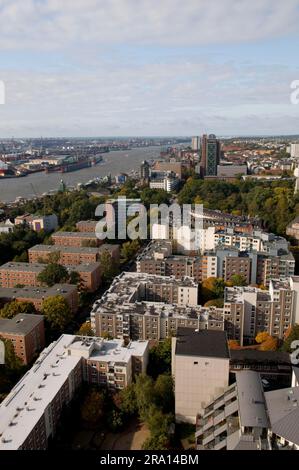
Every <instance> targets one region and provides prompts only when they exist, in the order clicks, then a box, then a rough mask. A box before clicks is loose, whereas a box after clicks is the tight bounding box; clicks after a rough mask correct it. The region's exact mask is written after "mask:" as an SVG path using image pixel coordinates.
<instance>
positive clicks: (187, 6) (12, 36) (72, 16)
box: [0, 0, 299, 49]
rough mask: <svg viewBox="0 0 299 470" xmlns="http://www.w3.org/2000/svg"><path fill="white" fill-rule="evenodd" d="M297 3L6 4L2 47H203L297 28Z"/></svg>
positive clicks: (141, 0)
mask: <svg viewBox="0 0 299 470" xmlns="http://www.w3.org/2000/svg"><path fill="white" fill-rule="evenodd" d="M298 5H299V1H298V0H284V1H283V2H282V1H281V0H256V1H248V0H184V1H182V0H63V1H61V0H1V1H0V24H1V31H0V43H1V46H2V47H8V48H11V47H24V48H26V47H27V48H28V47H30V48H34V49H38V48H41V49H43V48H59V47H66V46H68V45H72V44H76V43H77V44H82V43H86V42H94V43H97V44H110V45H111V44H112V43H114V44H122V43H127V44H134V45H152V44H157V45H170V46H176V45H184V44H185V45H199V44H207V43H226V42H241V41H256V40H259V39H264V38H272V37H277V36H281V35H284V34H286V33H292V32H293V33H296V32H297V29H298V20H299V15H298Z"/></svg>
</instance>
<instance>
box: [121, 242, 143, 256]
mask: <svg viewBox="0 0 299 470" xmlns="http://www.w3.org/2000/svg"><path fill="white" fill-rule="evenodd" d="M139 248H140V243H139V241H138V240H132V241H129V242H125V243H124V244H123V245H122V248H121V253H120V254H121V257H122V258H123V260H124V261H128V260H130V259H131V258H132V257H133V256H134V255H135V253H136V252H137V251H138V250H139Z"/></svg>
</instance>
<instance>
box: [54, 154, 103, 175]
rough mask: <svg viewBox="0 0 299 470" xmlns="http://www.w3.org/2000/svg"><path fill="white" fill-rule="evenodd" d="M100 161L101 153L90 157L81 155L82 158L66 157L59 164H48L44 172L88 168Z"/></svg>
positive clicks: (66, 171) (67, 171)
mask: <svg viewBox="0 0 299 470" xmlns="http://www.w3.org/2000/svg"><path fill="white" fill-rule="evenodd" d="M101 161H102V156H101V155H95V156H92V157H83V158H74V157H71V158H68V159H65V160H64V161H63V162H62V163H61V164H59V165H53V166H51V167H50V166H49V167H48V168H46V169H45V173H53V172H59V173H69V172H71V171H77V170H82V169H83V168H90V167H91V166H94V165H97V164H98V163H100V162H101Z"/></svg>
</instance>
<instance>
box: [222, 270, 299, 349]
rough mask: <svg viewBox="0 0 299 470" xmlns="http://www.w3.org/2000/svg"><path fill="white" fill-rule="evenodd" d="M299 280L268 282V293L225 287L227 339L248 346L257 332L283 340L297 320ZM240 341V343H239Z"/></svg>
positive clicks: (250, 288) (292, 278)
mask: <svg viewBox="0 0 299 470" xmlns="http://www.w3.org/2000/svg"><path fill="white" fill-rule="evenodd" d="M298 291H299V279H298V278H297V277H296V276H293V277H291V278H289V280H271V281H270V284H269V290H268V291H265V290H261V289H258V288H255V287H227V288H226V289H225V293H224V308H223V313H224V319H225V329H226V331H227V334H228V337H229V338H234V339H238V340H240V341H241V344H243V341H245V342H248V343H251V342H252V341H253V340H254V338H255V336H256V335H257V333H258V332H260V331H267V332H268V333H269V334H270V335H272V336H276V337H278V338H281V339H282V338H283V336H284V334H285V332H286V331H287V330H288V328H289V327H290V326H292V325H293V324H294V323H298V320H299V312H298V310H299V308H298V296H297V292H298ZM242 338H243V340H242Z"/></svg>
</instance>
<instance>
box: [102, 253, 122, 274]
mask: <svg viewBox="0 0 299 470" xmlns="http://www.w3.org/2000/svg"><path fill="white" fill-rule="evenodd" d="M100 263H101V269H102V279H103V281H104V282H110V281H111V280H112V279H113V278H114V277H115V276H117V274H118V266H117V264H116V262H115V260H114V259H113V258H112V256H111V254H110V253H109V251H108V250H104V251H103V252H102V253H101V256H100Z"/></svg>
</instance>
